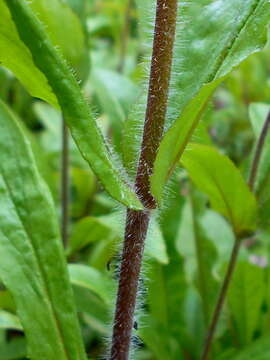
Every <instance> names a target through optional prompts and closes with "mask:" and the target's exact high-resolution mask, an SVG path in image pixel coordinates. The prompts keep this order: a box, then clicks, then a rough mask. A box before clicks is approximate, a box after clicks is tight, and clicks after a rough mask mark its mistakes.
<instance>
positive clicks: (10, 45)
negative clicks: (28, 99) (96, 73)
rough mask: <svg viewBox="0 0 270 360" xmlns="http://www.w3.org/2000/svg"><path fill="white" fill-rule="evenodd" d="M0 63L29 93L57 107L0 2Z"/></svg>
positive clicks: (5, 7)
mask: <svg viewBox="0 0 270 360" xmlns="http://www.w3.org/2000/svg"><path fill="white" fill-rule="evenodd" d="M0 14H1V20H0V62H1V65H3V66H5V67H7V68H8V69H10V70H11V71H12V72H13V73H14V74H15V75H16V77H17V78H18V79H19V80H20V81H21V82H22V84H24V86H25V87H26V89H27V90H28V91H29V93H30V94H31V95H32V96H34V97H39V98H41V99H43V100H45V101H47V102H49V103H50V104H52V105H55V106H57V99H56V97H55V95H54V94H53V92H52V89H51V87H50V86H49V84H48V82H47V79H46V77H45V76H44V74H42V72H41V71H39V69H38V68H37V67H36V66H35V64H34V63H33V59H32V56H31V53H30V52H29V50H28V49H27V47H26V46H25V45H24V44H23V43H22V42H21V40H20V38H19V35H18V33H17V30H16V27H15V24H14V23H13V21H12V19H11V16H10V13H9V10H8V8H7V6H6V5H5V3H4V1H3V0H0Z"/></svg>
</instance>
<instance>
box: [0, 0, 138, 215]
mask: <svg viewBox="0 0 270 360" xmlns="http://www.w3.org/2000/svg"><path fill="white" fill-rule="evenodd" d="M5 3H6V5H7V6H8V8H9V10H10V12H11V14H12V19H13V21H14V23H15V24H16V27H17V30H18V32H19V35H20V38H21V39H22V41H23V42H24V43H25V45H26V46H27V47H28V48H29V50H30V51H31V54H32V57H33V61H34V63H35V65H36V66H37V67H38V68H39V69H40V71H41V72H43V73H44V74H45V76H46V77H47V79H48V82H49V84H50V86H51V87H52V89H53V91H54V93H55V94H56V97H57V99H58V102H59V104H60V106H61V108H62V111H63V116H64V119H65V121H66V122H67V124H68V126H69V127H70V130H71V134H72V136H73V138H74V140H75V142H76V144H77V146H78V147H79V149H80V151H81V153H82V155H83V157H84V158H85V160H86V161H87V162H88V163H89V164H90V165H91V167H92V169H93V171H94V172H95V173H96V175H97V176H98V178H99V180H100V181H101V182H102V184H103V185H104V187H105V188H106V190H107V191H108V192H109V193H110V195H111V196H112V197H114V198H115V199H117V200H118V201H120V202H122V203H123V204H125V205H126V206H128V207H130V208H134V209H142V205H141V203H140V201H139V200H138V199H137V196H136V195H135V193H134V191H133V190H132V189H131V187H130V186H129V185H128V180H127V179H125V178H124V177H123V176H122V174H121V171H120V170H119V169H118V168H117V167H116V165H115V164H113V163H112V154H111V152H110V149H109V148H108V145H107V144H106V143H105V141H104V139H103V136H102V134H101V131H100V129H99V128H98V126H97V124H96V121H95V119H94V117H93V116H92V114H91V111H90V109H89V106H88V104H87V102H86V101H85V99H84V97H83V95H82V93H81V90H80V87H79V85H78V83H77V81H76V79H75V77H74V76H73V74H72V72H71V71H70V69H69V67H68V65H67V63H66V62H65V61H64V59H63V58H62V57H61V56H60V55H59V53H58V52H57V51H56V49H55V47H54V46H53V43H52V42H51V41H50V38H49V36H48V34H47V33H46V31H45V28H44V26H43V24H42V23H41V22H40V21H39V19H38V18H37V16H36V15H35V14H34V12H33V11H32V10H31V8H30V7H29V5H28V4H27V3H26V2H25V1H24V0H23V1H16V0H5ZM18 64H19V63H18ZM18 64H17V65H18Z"/></svg>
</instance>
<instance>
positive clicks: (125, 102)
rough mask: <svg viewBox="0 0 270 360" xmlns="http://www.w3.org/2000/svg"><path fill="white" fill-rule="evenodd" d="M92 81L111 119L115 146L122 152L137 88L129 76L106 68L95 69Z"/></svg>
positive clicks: (101, 103)
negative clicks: (124, 134)
mask: <svg viewBox="0 0 270 360" xmlns="http://www.w3.org/2000/svg"><path fill="white" fill-rule="evenodd" d="M90 81H91V85H92V87H93V91H94V93H95V94H96V95H97V98H98V102H99V104H100V106H101V108H102V110H103V112H104V113H106V114H107V116H108V117H109V120H110V121H111V126H112V135H113V140H114V147H115V149H116V150H117V151H118V152H120V150H121V136H122V128H123V124H124V121H125V119H126V116H127V112H128V110H129V107H130V105H131V103H132V102H133V101H134V100H135V96H136V93H137V89H136V87H135V86H134V85H133V84H132V82H131V81H130V80H129V79H128V78H126V77H124V76H123V75H120V74H117V73H116V72H113V71H109V70H105V69H96V70H93V71H92V74H91V79H90Z"/></svg>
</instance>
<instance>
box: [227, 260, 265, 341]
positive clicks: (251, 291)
mask: <svg viewBox="0 0 270 360" xmlns="http://www.w3.org/2000/svg"><path fill="white" fill-rule="evenodd" d="M264 294H265V282H264V271H263V269H262V268H260V267H258V266H254V265H252V264H249V263H243V262H242V263H239V264H238V265H237V267H236V271H235V273H234V275H233V279H232V282H231V284H230V288H229V292H228V304H229V308H230V311H231V313H232V317H233V320H234V322H235V325H236V328H237V334H238V338H239V341H240V343H241V344H242V345H243V346H244V345H247V344H249V343H251V340H252V337H253V335H254V332H255V330H256V329H257V326H258V322H259V318H260V313H261V306H262V303H263V300H264Z"/></svg>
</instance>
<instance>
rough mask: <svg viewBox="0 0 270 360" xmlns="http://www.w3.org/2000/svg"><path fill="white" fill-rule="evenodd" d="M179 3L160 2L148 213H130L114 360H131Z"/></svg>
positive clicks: (140, 175)
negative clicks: (151, 188) (135, 317)
mask: <svg viewBox="0 0 270 360" xmlns="http://www.w3.org/2000/svg"><path fill="white" fill-rule="evenodd" d="M176 16H177V0H157V8H156V22H155V31H154V43H153V52H152V62H151V72H150V80H149V89H148V100H147V108H146V115H145V123H144V132H143V139H142V144H141V153H140V159H139V164H138V168H137V176H136V182H135V189H136V193H137V194H138V196H139V197H140V199H141V201H142V203H143V205H144V207H145V210H143V211H134V210H130V209H129V210H128V211H127V218H126V230H125V239H124V246H123V253H122V260H121V268H120V279H119V287H118V294H117V302H116V311H115V317H114V327H113V335H112V345H111V354H110V359H111V360H128V357H129V349H130V342H131V336H132V328H133V317H134V311H135V306H136V297H137V291H138V283H139V277H140V269H141V262H142V256H143V250H144V242H145V238H146V234H147V229H148V223H149V218H150V210H151V209H154V208H155V207H156V202H155V199H154V198H153V196H152V195H151V191H150V176H151V174H152V171H153V166H154V161H155V158H156V154H157V150H158V147H159V143H160V140H161V136H162V133H163V127H164V121H165V116H166V108H167V98H168V90H169V82H170V73H171V64H172V54H173V44H174V38H175V28H176Z"/></svg>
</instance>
